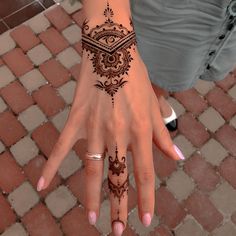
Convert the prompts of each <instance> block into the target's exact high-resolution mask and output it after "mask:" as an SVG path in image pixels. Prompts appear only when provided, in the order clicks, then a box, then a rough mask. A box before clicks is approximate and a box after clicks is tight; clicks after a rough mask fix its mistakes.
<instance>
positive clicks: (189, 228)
mask: <svg viewBox="0 0 236 236" xmlns="http://www.w3.org/2000/svg"><path fill="white" fill-rule="evenodd" d="M175 235H176V236H189V235H194V236H207V235H208V234H207V232H205V230H204V229H203V228H202V226H201V225H200V224H199V223H198V222H197V221H196V220H195V219H194V218H193V217H192V216H191V215H187V216H186V217H185V219H184V220H183V222H182V224H180V225H179V226H178V227H177V228H176V229H175Z"/></svg>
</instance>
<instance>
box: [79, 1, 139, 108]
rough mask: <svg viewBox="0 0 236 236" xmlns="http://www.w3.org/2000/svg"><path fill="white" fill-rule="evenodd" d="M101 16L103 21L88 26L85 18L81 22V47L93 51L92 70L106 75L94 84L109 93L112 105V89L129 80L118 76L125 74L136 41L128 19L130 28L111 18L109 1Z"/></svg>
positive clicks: (126, 73) (121, 85)
mask: <svg viewBox="0 0 236 236" xmlns="http://www.w3.org/2000/svg"><path fill="white" fill-rule="evenodd" d="M104 16H105V17H106V20H105V22H104V23H103V24H101V25H97V26H96V27H94V28H92V29H91V30H90V27H89V26H88V21H87V20H85V21H84V22H83V25H82V48H83V50H85V51H88V52H90V53H91V54H92V55H93V56H92V58H91V61H92V63H93V68H94V71H93V72H95V73H97V74H98V75H100V77H106V81H105V82H102V81H99V80H97V83H96V84H95V85H94V86H95V87H97V88H99V89H101V90H105V92H107V93H108V94H109V95H110V96H111V97H112V104H113V107H114V95H115V93H116V92H117V91H118V89H119V88H121V87H123V86H124V84H125V83H127V82H128V81H127V80H124V78H120V77H121V76H124V75H128V71H129V69H130V63H131V61H132V60H133V58H132V56H131V53H130V50H129V49H131V47H132V45H136V36H135V32H134V30H133V25H132V21H131V19H130V25H131V27H132V30H128V29H127V28H126V27H124V26H123V25H122V24H118V23H115V22H114V21H113V20H112V17H113V16H114V12H113V10H112V9H111V8H110V6H109V3H108V1H107V8H106V9H105V10H104ZM116 77H118V78H116Z"/></svg>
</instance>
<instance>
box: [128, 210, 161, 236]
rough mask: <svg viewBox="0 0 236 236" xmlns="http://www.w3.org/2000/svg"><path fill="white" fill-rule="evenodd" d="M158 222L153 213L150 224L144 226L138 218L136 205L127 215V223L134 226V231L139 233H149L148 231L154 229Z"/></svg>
mask: <svg viewBox="0 0 236 236" xmlns="http://www.w3.org/2000/svg"><path fill="white" fill-rule="evenodd" d="M158 223H159V220H158V218H157V216H156V215H155V214H154V215H153V218H152V222H151V224H150V225H149V226H148V227H145V226H144V225H143V224H142V223H141V221H140V219H139V215H138V209H137V207H135V208H134V209H133V211H132V212H131V213H130V214H129V215H128V224H129V225H131V226H132V227H133V228H134V230H135V232H136V233H139V235H143V236H145V235H149V232H150V231H152V230H154V228H155V227H156V226H157V225H158Z"/></svg>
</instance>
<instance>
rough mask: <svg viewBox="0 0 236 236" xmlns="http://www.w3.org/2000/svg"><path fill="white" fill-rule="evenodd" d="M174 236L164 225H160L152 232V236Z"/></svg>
mask: <svg viewBox="0 0 236 236" xmlns="http://www.w3.org/2000/svg"><path fill="white" fill-rule="evenodd" d="M158 235H160V236H173V234H172V232H171V231H170V230H169V229H168V228H167V226H165V225H164V224H161V225H160V224H159V225H158V226H157V227H156V228H155V229H154V230H153V231H151V232H150V236H158Z"/></svg>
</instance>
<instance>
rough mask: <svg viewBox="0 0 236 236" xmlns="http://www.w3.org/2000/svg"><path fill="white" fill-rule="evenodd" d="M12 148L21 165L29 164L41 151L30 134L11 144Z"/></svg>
mask: <svg viewBox="0 0 236 236" xmlns="http://www.w3.org/2000/svg"><path fill="white" fill-rule="evenodd" d="M10 150H11V153H12V154H13V156H14V158H15V159H16V161H17V162H18V164H20V165H21V166H24V165H25V164H27V163H28V162H29V161H30V160H31V159H33V158H34V157H35V156H36V155H37V154H38V151H39V150H38V147H37V146H36V145H35V142H34V141H33V140H32V139H31V138H30V137H29V136H25V137H24V138H22V139H20V140H19V141H18V142H17V143H16V144H14V145H13V146H11V148H10Z"/></svg>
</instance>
